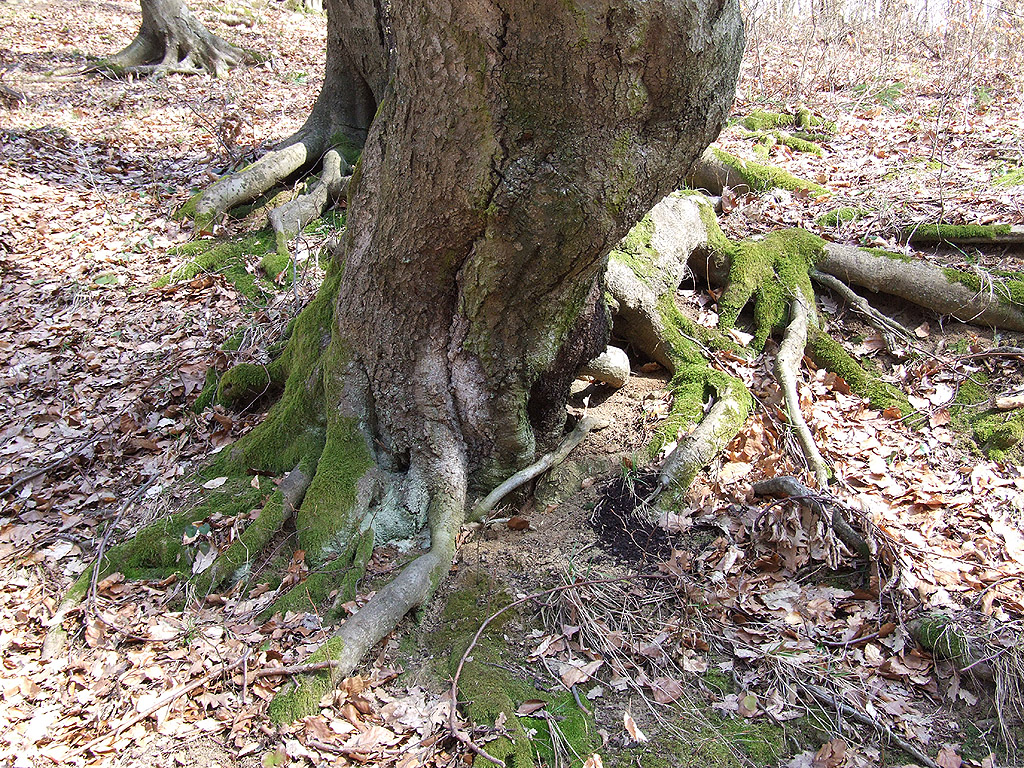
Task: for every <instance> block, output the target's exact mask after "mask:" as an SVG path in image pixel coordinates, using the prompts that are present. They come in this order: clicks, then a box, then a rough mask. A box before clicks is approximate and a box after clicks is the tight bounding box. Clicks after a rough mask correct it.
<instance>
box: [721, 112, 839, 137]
mask: <svg viewBox="0 0 1024 768" xmlns="http://www.w3.org/2000/svg"><path fill="white" fill-rule="evenodd" d="M739 122H740V125H742V126H743V127H744V128H746V129H747V130H749V131H771V130H774V129H777V128H797V129H801V130H804V131H807V130H809V129H811V128H817V129H818V133H819V134H822V135H830V134H833V133H835V131H836V124H835V123H834V122H832V121H831V120H825V119H823V118H821V117H818V116H817V115H815V114H814V113H813V112H811V111H810V110H809V109H807V108H800V109H798V110H797V112H796V114H795V115H789V114H786V113H784V112H769V111H767V110H763V109H754V110H751V111H750V113H749V114H747V115H746V116H745V117H743V118H741V119H740V121H739Z"/></svg>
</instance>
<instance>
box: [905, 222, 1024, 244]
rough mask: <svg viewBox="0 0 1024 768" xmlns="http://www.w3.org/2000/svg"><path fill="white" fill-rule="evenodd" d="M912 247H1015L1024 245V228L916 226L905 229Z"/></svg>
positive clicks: (1006, 226) (962, 225) (950, 225)
mask: <svg viewBox="0 0 1024 768" xmlns="http://www.w3.org/2000/svg"><path fill="white" fill-rule="evenodd" d="M902 236H903V239H904V240H905V241H906V242H908V243H911V244H912V245H934V244H936V243H947V244H950V245H1013V244H1020V243H1024V226H1018V225H1010V224H914V225H912V226H908V227H904V228H903V232H902Z"/></svg>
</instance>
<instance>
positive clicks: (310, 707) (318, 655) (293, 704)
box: [267, 637, 344, 723]
mask: <svg viewBox="0 0 1024 768" xmlns="http://www.w3.org/2000/svg"><path fill="white" fill-rule="evenodd" d="M343 648H344V643H342V641H341V640H340V639H339V638H336V637H332V638H331V639H330V640H328V641H327V642H326V643H324V644H323V645H322V646H320V648H319V649H318V650H317V651H316V652H315V653H314V654H313V655H312V656H310V657H309V658H308V659H307V660H306V663H309V664H316V663H317V662H320V661H330V660H331V659H336V658H338V657H339V655H340V654H341V651H342V649H343ZM338 682H339V681H338V680H337V679H336V675H335V674H334V673H333V672H332V671H331V670H329V669H328V670H325V671H324V672H320V673H318V674H315V675H303V676H302V677H300V678H298V680H297V681H295V682H293V683H292V687H291V688H290V689H289V690H285V691H281V692H279V693H278V694H277V695H276V696H274V698H273V699H271V700H270V706H269V707H268V708H267V714H268V715H270V719H271V720H273V721H274V722H275V723H292V722H295V721H296V720H301V719H302V718H304V717H306V716H308V715H311V714H315V713H316V712H318V711H319V710H320V699H322V698H323V697H324V695H325V694H327V693H330V692H331V691H333V690H334V688H335V685H336V684H337V683H338Z"/></svg>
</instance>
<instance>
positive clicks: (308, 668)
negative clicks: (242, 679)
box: [249, 659, 341, 680]
mask: <svg viewBox="0 0 1024 768" xmlns="http://www.w3.org/2000/svg"><path fill="white" fill-rule="evenodd" d="M340 666H341V662H340V661H335V660H334V659H328V660H327V661H314V662H310V663H309V664H294V665H292V666H290V667H264V668H263V669H257V670H256V671H255V672H251V673H250V674H249V679H250V680H257V679H259V678H261V677H278V676H281V675H303V674H306V673H307V672H319V671H320V670H322V669H333V668H335V667H340Z"/></svg>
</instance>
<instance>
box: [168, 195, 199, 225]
mask: <svg viewBox="0 0 1024 768" xmlns="http://www.w3.org/2000/svg"><path fill="white" fill-rule="evenodd" d="M202 196H203V193H202V192H196V193H195V194H194V195H192V196H191V197H190V198H189V199H188V200H186V201H185V202H184V203H182V206H181V207H180V208H179V209H178V210H176V211H175V212H174V215H173V216H172V218H173V219H174V220H175V221H194V220H195V217H196V206H197V205H198V204H199V200H200V198H201V197H202Z"/></svg>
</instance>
